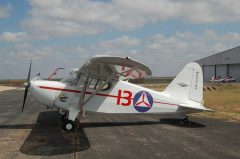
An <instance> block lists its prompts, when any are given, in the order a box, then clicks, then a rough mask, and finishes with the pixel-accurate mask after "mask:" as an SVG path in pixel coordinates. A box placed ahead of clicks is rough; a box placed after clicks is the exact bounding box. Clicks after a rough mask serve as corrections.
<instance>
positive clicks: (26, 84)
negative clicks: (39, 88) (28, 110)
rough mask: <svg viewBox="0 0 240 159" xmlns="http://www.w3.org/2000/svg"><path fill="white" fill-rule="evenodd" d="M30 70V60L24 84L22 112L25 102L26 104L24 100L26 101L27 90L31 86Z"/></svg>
mask: <svg viewBox="0 0 240 159" xmlns="http://www.w3.org/2000/svg"><path fill="white" fill-rule="evenodd" d="M31 69H32V60H31V62H30V66H29V70H28V76H27V82H26V83H24V86H25V92H24V98H23V105H22V112H23V110H24V106H25V102H26V99H27V94H28V89H29V87H30V85H31V82H30V76H31Z"/></svg>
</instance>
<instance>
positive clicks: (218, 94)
mask: <svg viewBox="0 0 240 159" xmlns="http://www.w3.org/2000/svg"><path fill="white" fill-rule="evenodd" d="M141 85H142V86H144V87H147V88H150V89H154V90H157V91H162V90H164V89H165V87H166V86H167V84H141ZM207 86H211V85H207ZM214 87H216V88H217V90H215V91H204V105H205V106H206V107H207V108H209V109H212V110H215V112H203V113H196V114H194V115H197V116H203V117H214V118H223V119H229V120H238V121H240V84H221V85H214Z"/></svg>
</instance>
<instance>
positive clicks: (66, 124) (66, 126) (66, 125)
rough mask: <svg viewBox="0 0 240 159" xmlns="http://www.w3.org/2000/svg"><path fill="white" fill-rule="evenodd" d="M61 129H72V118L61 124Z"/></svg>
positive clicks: (73, 124) (73, 126) (73, 127)
mask: <svg viewBox="0 0 240 159" xmlns="http://www.w3.org/2000/svg"><path fill="white" fill-rule="evenodd" d="M63 130H65V131H74V130H75V123H74V121H72V120H67V121H65V122H64V124H63Z"/></svg>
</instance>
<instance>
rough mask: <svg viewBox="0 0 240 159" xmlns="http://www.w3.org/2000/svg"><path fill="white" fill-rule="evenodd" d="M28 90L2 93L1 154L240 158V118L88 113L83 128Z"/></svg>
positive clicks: (63, 156)
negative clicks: (182, 120)
mask: <svg viewBox="0 0 240 159" xmlns="http://www.w3.org/2000/svg"><path fill="white" fill-rule="evenodd" d="M22 97H23V91H22V90H8V91H4V92H0V158H1V159H5V158H18V159H19V158H20V159H21V158H64V159H66V158H80V157H81V158H104V159H105V158H119V159H123V158H138V159H141V158H195V159H197V158H201V159H202V158H217V159H220V158H224V159H225V158H240V123H237V122H226V121H223V120H215V119H206V118H197V117H191V118H190V120H191V121H192V122H191V123H190V125H188V126H182V125H180V124H179V121H178V120H177V119H161V120H160V118H159V117H158V116H156V115H147V116H142V115H133V116H131V115H107V114H99V115H94V114H86V117H84V118H82V124H81V127H80V128H79V129H78V131H77V132H74V133H65V132H63V131H62V130H61V125H62V124H61V120H60V116H59V114H58V113H57V112H56V111H54V110H46V109H45V108H44V107H43V106H41V105H39V104H38V103H36V102H33V101H32V100H31V99H29V100H27V104H26V106H25V111H24V112H23V113H21V105H22Z"/></svg>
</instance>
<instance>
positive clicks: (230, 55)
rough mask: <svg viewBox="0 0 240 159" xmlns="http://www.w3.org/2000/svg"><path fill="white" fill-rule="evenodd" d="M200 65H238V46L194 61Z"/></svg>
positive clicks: (239, 55)
mask: <svg viewBox="0 0 240 159" xmlns="http://www.w3.org/2000/svg"><path fill="white" fill-rule="evenodd" d="M196 62H197V63H199V64H200V65H221V64H239V63H240V46H238V47H235V48H232V49H229V50H226V51H223V52H220V53H218V54H214V55H211V56H208V57H205V58H202V59H200V60H197V61H196Z"/></svg>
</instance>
